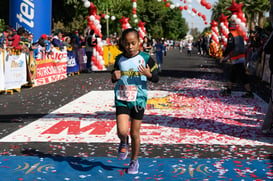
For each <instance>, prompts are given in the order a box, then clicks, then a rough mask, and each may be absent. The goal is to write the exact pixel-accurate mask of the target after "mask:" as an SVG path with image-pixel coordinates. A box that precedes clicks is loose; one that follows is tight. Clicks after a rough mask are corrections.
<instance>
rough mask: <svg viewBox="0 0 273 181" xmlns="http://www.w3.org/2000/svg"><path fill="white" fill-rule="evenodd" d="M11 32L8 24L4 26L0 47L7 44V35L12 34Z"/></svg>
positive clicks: (4, 46)
mask: <svg viewBox="0 0 273 181" xmlns="http://www.w3.org/2000/svg"><path fill="white" fill-rule="evenodd" d="M12 34H13V31H12V29H11V28H10V27H9V26H6V27H5V30H4V32H3V33H2V35H1V37H0V48H6V47H8V46H9V44H8V42H9V41H8V37H9V36H12Z"/></svg>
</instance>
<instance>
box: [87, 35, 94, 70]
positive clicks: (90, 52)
mask: <svg viewBox="0 0 273 181" xmlns="http://www.w3.org/2000/svg"><path fill="white" fill-rule="evenodd" d="M94 33H95V32H94V30H90V31H89V34H88V36H87V37H86V41H85V52H86V56H87V63H86V69H87V72H88V73H90V72H92V64H91V61H92V55H93V47H94V46H95V45H96V40H94Z"/></svg>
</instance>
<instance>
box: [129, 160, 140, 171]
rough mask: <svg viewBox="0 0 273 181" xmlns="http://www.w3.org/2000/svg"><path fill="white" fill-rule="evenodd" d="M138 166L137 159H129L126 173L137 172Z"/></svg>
mask: <svg viewBox="0 0 273 181" xmlns="http://www.w3.org/2000/svg"><path fill="white" fill-rule="evenodd" d="M138 168H139V163H138V160H131V161H130V164H129V168H128V174H137V173H138Z"/></svg>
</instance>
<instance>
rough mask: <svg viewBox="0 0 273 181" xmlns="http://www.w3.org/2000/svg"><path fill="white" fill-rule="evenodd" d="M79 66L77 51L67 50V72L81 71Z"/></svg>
mask: <svg viewBox="0 0 273 181" xmlns="http://www.w3.org/2000/svg"><path fill="white" fill-rule="evenodd" d="M79 68H80V67H79V62H78V59H77V56H76V51H67V73H73V72H79Z"/></svg>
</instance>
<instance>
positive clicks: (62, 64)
mask: <svg viewBox="0 0 273 181" xmlns="http://www.w3.org/2000/svg"><path fill="white" fill-rule="evenodd" d="M39 54H40V55H39V56H37V57H38V58H36V65H37V67H36V75H35V78H34V86H39V85H44V84H48V83H51V82H56V81H58V80H62V79H65V78H66V77H67V51H66V50H63V51H60V50H57V49H56V48H53V49H52V51H51V52H50V53H43V52H39Z"/></svg>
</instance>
